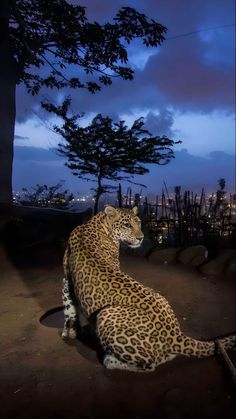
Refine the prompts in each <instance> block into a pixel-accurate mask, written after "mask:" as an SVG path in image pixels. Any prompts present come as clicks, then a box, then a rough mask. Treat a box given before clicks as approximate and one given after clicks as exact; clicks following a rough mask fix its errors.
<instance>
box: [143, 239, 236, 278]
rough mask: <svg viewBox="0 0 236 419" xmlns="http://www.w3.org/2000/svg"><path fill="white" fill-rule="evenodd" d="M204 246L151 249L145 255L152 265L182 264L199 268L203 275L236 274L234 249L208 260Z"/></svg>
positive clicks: (225, 250) (235, 251)
mask: <svg viewBox="0 0 236 419" xmlns="http://www.w3.org/2000/svg"><path fill="white" fill-rule="evenodd" d="M208 256H209V255H208V249H207V248H206V247H205V246H202V245H197V246H190V247H187V248H184V249H181V248H176V247H173V248H166V249H153V250H151V251H150V252H149V254H148V255H147V258H148V260H149V262H151V263H153V264H166V265H169V264H175V263H182V264H183V265H189V266H193V267H196V268H199V269H200V271H201V272H202V273H203V274H204V275H220V274H226V275H234V274H235V273H236V249H224V250H220V251H219V252H218V254H217V255H216V256H215V257H214V258H213V259H210V260H209V258H208Z"/></svg>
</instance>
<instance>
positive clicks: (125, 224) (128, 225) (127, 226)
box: [123, 223, 132, 228]
mask: <svg viewBox="0 0 236 419" xmlns="http://www.w3.org/2000/svg"><path fill="white" fill-rule="evenodd" d="M123 226H124V227H125V228H131V227H132V226H131V224H130V223H124V224H123Z"/></svg>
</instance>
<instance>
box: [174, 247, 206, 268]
mask: <svg viewBox="0 0 236 419" xmlns="http://www.w3.org/2000/svg"><path fill="white" fill-rule="evenodd" d="M207 258H208V250H207V248H206V247H205V246H202V245H197V246H190V247H187V248H186V249H183V250H182V251H181V252H180V253H179V255H178V261H179V262H181V263H183V265H192V266H199V265H201V264H202V263H204V262H205V261H206V260H207Z"/></svg>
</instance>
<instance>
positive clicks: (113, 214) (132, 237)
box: [104, 205, 144, 248]
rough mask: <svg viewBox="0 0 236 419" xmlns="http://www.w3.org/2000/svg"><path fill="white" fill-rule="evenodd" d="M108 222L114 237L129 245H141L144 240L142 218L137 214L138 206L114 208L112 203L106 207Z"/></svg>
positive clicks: (133, 246)
mask: <svg viewBox="0 0 236 419" xmlns="http://www.w3.org/2000/svg"><path fill="white" fill-rule="evenodd" d="M104 212H105V214H106V219H107V222H108V223H109V225H110V230H111V234H112V237H113V238H114V239H115V240H119V241H121V242H122V243H125V244H127V245H128V246H129V247H132V248H135V247H140V246H141V243H142V241H143V237H144V235H143V232H142V230H141V220H140V218H139V217H138V216H137V213H138V208H137V207H134V208H133V209H126V208H125V209H124V208H113V207H111V206H110V205H109V206H107V207H105V210H104Z"/></svg>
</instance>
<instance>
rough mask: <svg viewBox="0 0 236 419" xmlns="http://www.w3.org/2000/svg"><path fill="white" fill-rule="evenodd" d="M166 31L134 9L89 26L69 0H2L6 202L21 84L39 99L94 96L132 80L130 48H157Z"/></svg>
mask: <svg viewBox="0 0 236 419" xmlns="http://www.w3.org/2000/svg"><path fill="white" fill-rule="evenodd" d="M165 31H166V29H165V28H164V27H163V26H162V25H160V24H158V23H157V22H155V21H154V20H150V19H147V18H146V16H145V15H143V14H141V13H139V12H137V11H136V10H135V9H132V8H130V7H123V8H122V9H121V10H120V11H119V12H118V13H117V15H116V17H115V19H114V21H113V23H105V24H104V25H99V24H98V23H97V22H94V23H89V22H88V20H87V18H86V15H85V7H81V6H75V5H72V4H71V3H69V2H67V1H65V0H50V1H48V0H1V1H0V57H1V66H0V93H1V94H0V126H1V138H0V202H5V203H6V202H11V200H12V186H11V176H12V161H13V139H14V125H15V92H16V86H17V85H18V84H19V83H21V82H23V83H24V84H25V85H26V87H27V89H28V91H29V92H30V93H31V94H33V95H35V94H37V93H38V92H39V90H40V89H41V87H43V86H44V87H45V86H46V87H49V88H58V89H62V88H65V87H70V88H86V89H88V90H89V91H90V92H92V93H94V92H96V91H98V90H100V89H101V86H102V85H109V84H111V83H112V78H113V77H121V78H122V79H124V80H131V79H132V78H133V71H132V69H131V68H130V67H128V66H127V63H128V56H127V50H126V46H127V44H128V43H130V42H131V41H132V40H133V39H135V38H140V39H142V41H143V43H144V44H145V45H146V46H147V47H149V46H150V47H156V46H158V45H160V44H161V42H162V41H163V40H164V37H163V35H164V33H165ZM69 67H71V68H72V70H73V73H74V74H76V75H75V76H72V77H71V76H70V75H69V72H68V69H69ZM41 69H42V71H41ZM93 75H96V78H94V77H92V76H93Z"/></svg>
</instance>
